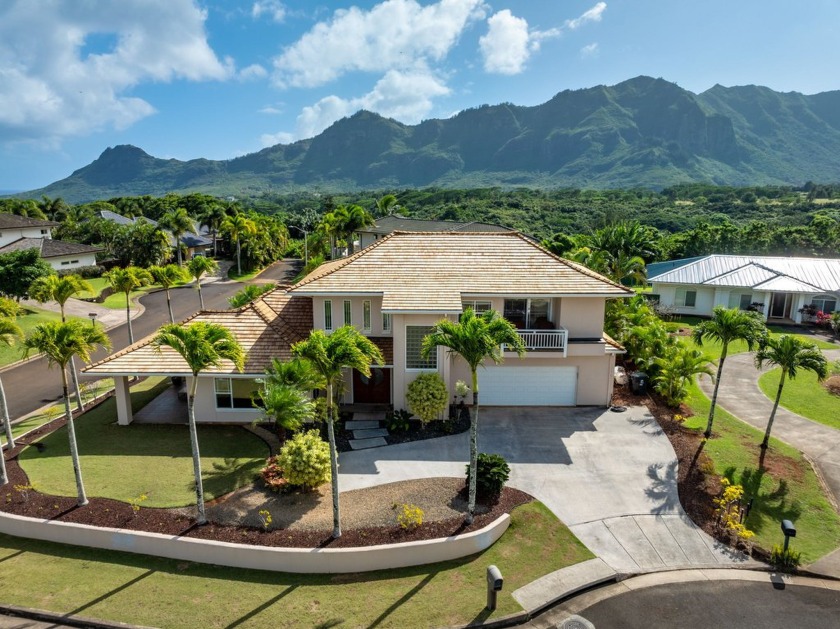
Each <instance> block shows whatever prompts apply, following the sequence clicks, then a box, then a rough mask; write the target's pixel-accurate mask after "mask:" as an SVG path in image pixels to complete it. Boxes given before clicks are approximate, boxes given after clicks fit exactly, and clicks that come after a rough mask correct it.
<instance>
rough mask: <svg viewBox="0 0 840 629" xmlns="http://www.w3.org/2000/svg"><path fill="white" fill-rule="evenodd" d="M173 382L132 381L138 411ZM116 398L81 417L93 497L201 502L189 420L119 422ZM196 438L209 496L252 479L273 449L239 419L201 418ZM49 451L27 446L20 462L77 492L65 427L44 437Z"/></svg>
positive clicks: (61, 491) (40, 484)
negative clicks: (233, 422) (213, 421)
mask: <svg viewBox="0 0 840 629" xmlns="http://www.w3.org/2000/svg"><path fill="white" fill-rule="evenodd" d="M167 386H169V384H168V381H166V380H164V379H162V378H149V379H147V380H145V381H143V382H141V383H139V384H138V385H135V387H133V388H132V395H131V399H132V407H133V409H134V412H137V411H138V410H139V409H140V408H142V407H143V406H145V405H146V404H147V403H148V402H149V401H151V400H152V399H154V398H155V397H156V396H157V395H158V394H160V393H161V392H162V391H163V390H164V389H165V388H166V387H167ZM116 418H117V412H116V401H115V399H114V398H111V399H109V400H107V401H105V402H104V403H102V404H101V405H100V406H98V407H96V408H95V409H93V410H92V411H88V412H87V413H85V415H83V416H82V417H81V418H80V419H78V420H77V422H76V435H77V439H78V443H79V452H80V455H81V467H82V473H83V475H84V481H85V488H86V490H87V493H88V495H89V496H98V497H103V498H114V499H115V500H122V501H124V502H128V501H130V500H131V499H133V498H136V497H137V496H139V495H140V494H146V495H147V496H148V500H146V501H145V502H144V503H143V506H148V507H179V506H186V505H191V504H193V503H194V501H195V493H194V488H193V482H192V479H193V470H192V454H191V450H190V438H189V432H188V429H187V426H186V425H154V424H147V425H143V424H132V425H131V426H118V425H117V424H116ZM198 438H199V445H200V451H201V466H202V470H203V472H204V491H205V494H206V499H207V500H212V499H213V498H217V497H219V496H222V495H224V494H226V493H228V492H230V491H233V490H234V489H236V488H237V487H241V486H243V485H245V484H247V483H250V482H251V481H252V480H253V478H254V476H255V475H256V474H257V472H258V471H259V469H260V467H262V465H263V464H264V461H265V458H266V457H267V456H268V448H267V446H266V445H265V443H263V441H262V440H260V439H258V438H257V437H256V436H254V435H253V434H251V433H249V432H248V431H246V430H245V429H243V428H241V427H238V426H207V425H204V426H202V425H200V426H199V428H198ZM41 443H43V444H44V445H45V446H46V447H45V448H44V450H43V452H38V450H36V449H35V448H26V449H25V450H24V451H23V452H22V453H21V455H20V463H21V466H22V467H23V469H24V470H25V471H26V473H27V474H28V475H29V479H30V481H31V482H32V484H33V485H34V486H35V487H36V488H37V489H39V490H40V491H43V492H45V493H51V494H56V495H60V496H75V495H76V488H75V481H74V477H73V469H72V465H71V461H70V454H69V452H70V447H69V444H68V439H67V432H66V429H63V428H62V429H61V430H58V431H56V432H54V433H52V434H50V435H49V436H47V437H45V438H44V439H42V440H41Z"/></svg>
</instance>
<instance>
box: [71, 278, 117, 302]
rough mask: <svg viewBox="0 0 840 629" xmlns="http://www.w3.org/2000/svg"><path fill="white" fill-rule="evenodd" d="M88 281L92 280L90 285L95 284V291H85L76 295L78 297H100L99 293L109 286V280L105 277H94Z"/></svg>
mask: <svg viewBox="0 0 840 629" xmlns="http://www.w3.org/2000/svg"><path fill="white" fill-rule="evenodd" d="M88 282H90V285H91V286H93V292H88V291H84V292H82V293H79V294H78V295H76V297H77V298H79V299H93V298H94V297H99V294H100V293H101V292H102V290H103V289H104V288H105V287H106V286H109V284H108V280H106V279H105V278H104V277H92V278H90V279H89V280H88Z"/></svg>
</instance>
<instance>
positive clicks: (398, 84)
mask: <svg viewBox="0 0 840 629" xmlns="http://www.w3.org/2000/svg"><path fill="white" fill-rule="evenodd" d="M449 93H450V90H449V88H448V87H447V86H446V85H445V84H444V83H443V81H442V80H441V79H440V78H438V77H436V76H435V75H434V74H433V73H432V72H431V71H429V69H428V68H425V67H423V66H419V67H417V68H414V69H411V70H408V71H402V70H389V71H388V72H386V73H385V76H383V77H382V78H381V79H380V80H379V81H377V83H376V85H375V86H374V87H373V89H372V90H371V91H370V92H368V93H367V94H365V95H363V96H360V97H358V98H349V99H348V98H341V97H339V96H335V95H330V96H327V97H325V98H322V99H321V100H319V101H318V102H317V103H315V104H314V105H310V106H308V107H304V108H303V110H302V111H301V113H300V115H298V117H297V120H296V124H295V131H294V133H289V132H280V133H275V134H265V135H263V136H262V137H261V142H262V144H263V146H271V145H273V144H277V143H278V142H280V143H284V144H287V143H289V142H293V141H295V140H300V139H302V138H310V137H312V136H315V135H317V134H318V133H320V132H321V131H323V130H324V129H326V128H327V127H329V126H330V125H331V124H332V123H333V122H335V121H336V120H339V119H341V118H344V117H345V116H349V115H351V114H353V113H355V112H356V111H358V110H359V109H367V110H369V111H374V112H376V113H378V114H380V115H382V116H385V117H387V118H396V119H397V120H400V121H401V122H405V123H408V124H415V123H417V122H420V121H421V120H423V118H424V117H426V116H427V115H428V113H429V112H430V111H431V110H432V108H433V106H434V102H433V101H434V99H435V98H437V97H440V96H446V95H447V94H449Z"/></svg>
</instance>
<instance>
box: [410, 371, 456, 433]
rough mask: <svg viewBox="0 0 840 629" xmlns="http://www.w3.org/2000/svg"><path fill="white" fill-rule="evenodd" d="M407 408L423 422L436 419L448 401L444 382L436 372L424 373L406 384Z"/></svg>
mask: <svg viewBox="0 0 840 629" xmlns="http://www.w3.org/2000/svg"><path fill="white" fill-rule="evenodd" d="M405 400H406V402H408V408H409V410H411V412H412V413H414V414H415V415H417V417H419V418H420V421H421V422H423V424H424V425H425V424H427V423H429V422H430V421H432V420H434V419H438V418H439V417H440V415H441V413H443V411H444V409H445V408H446V405H447V404H448V402H449V394H448V393H447V391H446V383H444V381H443V378H441V377H440V376H439V375H438V374H437V373H424V374H421V375H419V376H417V378H415V379H414V381H413V382H412V383H411V384H409V385H408V391H407V392H406V395H405Z"/></svg>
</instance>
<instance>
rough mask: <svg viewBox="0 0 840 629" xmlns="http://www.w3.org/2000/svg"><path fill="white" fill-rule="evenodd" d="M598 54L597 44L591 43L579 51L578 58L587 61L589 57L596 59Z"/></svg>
mask: <svg viewBox="0 0 840 629" xmlns="http://www.w3.org/2000/svg"><path fill="white" fill-rule="evenodd" d="M598 52H599V51H598V42H593V43H591V44H587V45H586V46H584V47H583V48H581V49H580V56H581V57H583V58H584V59H587V58H589V57H597V56H598Z"/></svg>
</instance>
